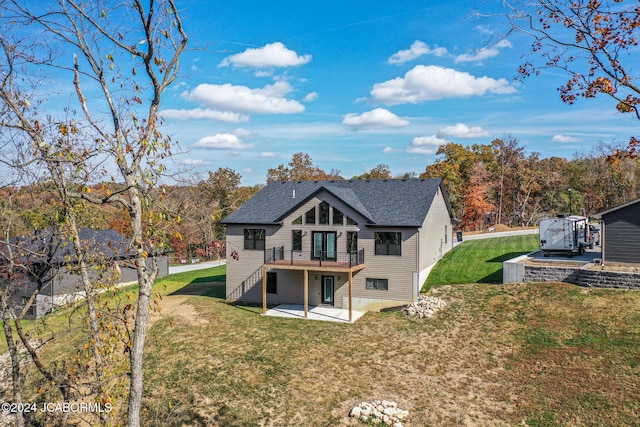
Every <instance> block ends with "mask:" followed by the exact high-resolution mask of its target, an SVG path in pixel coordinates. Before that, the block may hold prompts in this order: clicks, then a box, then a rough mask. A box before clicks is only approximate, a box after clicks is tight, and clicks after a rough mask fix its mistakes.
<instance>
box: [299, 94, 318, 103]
mask: <svg viewBox="0 0 640 427" xmlns="http://www.w3.org/2000/svg"><path fill="white" fill-rule="evenodd" d="M316 99H318V93H317V92H311V93H308V94H307V95H306V96H305V97H304V98H302V100H303V101H304V102H310V101H315V100H316Z"/></svg>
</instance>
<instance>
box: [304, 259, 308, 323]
mask: <svg viewBox="0 0 640 427" xmlns="http://www.w3.org/2000/svg"><path fill="white" fill-rule="evenodd" d="M308 316H309V270H304V318H305V319H306V318H307V317H308Z"/></svg>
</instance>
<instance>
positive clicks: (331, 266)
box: [265, 259, 367, 272]
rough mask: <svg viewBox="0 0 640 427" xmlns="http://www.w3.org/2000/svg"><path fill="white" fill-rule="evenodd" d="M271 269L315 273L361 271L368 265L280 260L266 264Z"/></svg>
mask: <svg viewBox="0 0 640 427" xmlns="http://www.w3.org/2000/svg"><path fill="white" fill-rule="evenodd" d="M265 266H267V267H270V268H280V269H283V270H313V271H345V272H346V271H360V270H362V269H363V268H365V267H366V266H367V265H366V264H364V263H363V264H357V265H351V266H350V265H349V263H348V262H340V261H322V262H321V261H318V260H294V261H293V262H292V261H291V260H288V259H285V260H279V261H270V262H267V263H266V264H265Z"/></svg>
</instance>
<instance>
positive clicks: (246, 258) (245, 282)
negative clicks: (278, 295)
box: [226, 224, 280, 301]
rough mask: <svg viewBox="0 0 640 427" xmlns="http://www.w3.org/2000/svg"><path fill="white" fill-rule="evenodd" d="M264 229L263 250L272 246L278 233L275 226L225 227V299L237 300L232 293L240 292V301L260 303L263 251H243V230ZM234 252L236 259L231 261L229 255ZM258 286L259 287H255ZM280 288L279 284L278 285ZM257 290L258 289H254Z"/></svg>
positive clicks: (234, 225)
mask: <svg viewBox="0 0 640 427" xmlns="http://www.w3.org/2000/svg"><path fill="white" fill-rule="evenodd" d="M245 228H251V229H264V230H265V248H270V247H272V246H273V244H272V243H271V242H272V241H273V236H274V233H276V232H277V231H278V228H279V227H278V226H277V225H255V224H251V225H236V224H233V225H232V224H229V225H228V226H227V284H226V289H227V298H231V299H237V298H238V297H239V296H240V295H238V296H233V295H232V294H233V292H234V291H236V292H240V294H241V296H242V299H243V300H246V301H262V265H263V264H264V251H262V250H248V249H247V250H245V249H244V230H245ZM233 251H236V252H237V253H238V259H237V260H236V259H233V258H232V257H231V253H232V252H233ZM256 285H259V286H256ZM278 287H280V283H278ZM256 288H259V289H256Z"/></svg>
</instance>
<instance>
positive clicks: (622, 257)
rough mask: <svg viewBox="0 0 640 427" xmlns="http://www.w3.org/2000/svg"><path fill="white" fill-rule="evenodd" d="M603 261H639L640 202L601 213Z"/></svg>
mask: <svg viewBox="0 0 640 427" xmlns="http://www.w3.org/2000/svg"><path fill="white" fill-rule="evenodd" d="M602 220H603V222H604V227H605V229H604V255H605V262H629V263H640V203H635V204H633V205H630V206H627V207H624V208H620V209H618V210H615V211H613V212H611V213H609V214H605V215H602Z"/></svg>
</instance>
